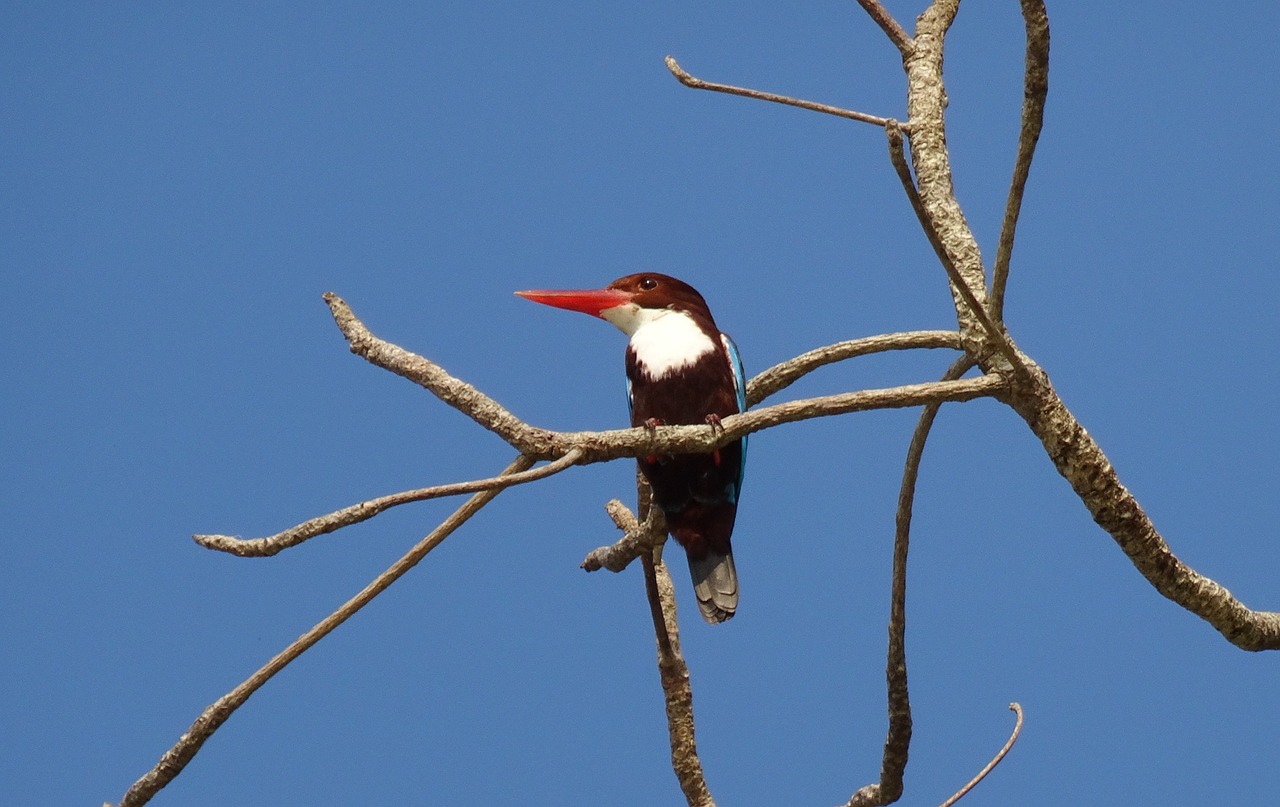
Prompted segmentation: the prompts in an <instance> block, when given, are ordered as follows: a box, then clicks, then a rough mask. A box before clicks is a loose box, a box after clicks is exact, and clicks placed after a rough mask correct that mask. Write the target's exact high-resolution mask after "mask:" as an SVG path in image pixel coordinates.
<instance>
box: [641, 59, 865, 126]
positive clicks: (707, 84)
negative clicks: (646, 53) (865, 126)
mask: <svg viewBox="0 0 1280 807" xmlns="http://www.w3.org/2000/svg"><path fill="white" fill-rule="evenodd" d="M666 63H667V69H668V70H670V71H671V75H673V76H675V77H676V80H677V81H679V82H680V83H681V84H683V85H684V86H686V87H691V88H693V89H695V90H711V91H713V92H723V93H728V94H729V95H741V96H742V97H744V98H754V99H756V100H757V101H772V102H773V103H775V104H786V105H787V106H794V107H799V108H800V109H808V110H812V111H814V112H821V113H823V114H826V115H835V116H836V117H837V118H848V119H849V120H856V121H860V122H862V123H870V124H874V125H876V126H884V125H885V123H886V122H887V121H888V119H887V118H882V117H880V116H879V115H868V114H867V113H865V112H855V111H854V110H852V109H843V108H841V107H838V106H831V105H830V104H819V103H817V102H816V101H804V100H802V99H799V98H792V97H791V96H789V95H778V94H777V93H772V92H762V91H761V90H752V89H748V88H746V87H735V86H733V85H732V84H717V83H716V82H713V81H703V80H702V79H700V78H697V77H695V76H691V75H689V74H688V73H686V72H685V70H684V68H683V67H681V66H680V63H679V62H677V61H676V60H675V57H674V56H668V57H667V58H666Z"/></svg>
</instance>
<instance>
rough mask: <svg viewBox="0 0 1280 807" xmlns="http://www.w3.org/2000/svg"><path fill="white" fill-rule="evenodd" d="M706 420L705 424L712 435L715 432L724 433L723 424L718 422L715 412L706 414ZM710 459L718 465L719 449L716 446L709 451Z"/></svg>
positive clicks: (718, 418) (718, 417)
mask: <svg viewBox="0 0 1280 807" xmlns="http://www.w3.org/2000/svg"><path fill="white" fill-rule="evenodd" d="M706 420H707V425H708V426H710V427H711V435H712V436H713V437H714V436H715V433H716V432H720V433H721V434H724V424H723V423H721V422H720V416H719V415H717V414H716V413H715V412H712V413H711V414H709V415H707V418H706ZM711 461H712V462H713V463H715V465H716V467H717V468H718V467H720V449H718V448H717V449H716V450H714V451H712V452H711Z"/></svg>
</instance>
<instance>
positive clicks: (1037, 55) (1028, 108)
mask: <svg viewBox="0 0 1280 807" xmlns="http://www.w3.org/2000/svg"><path fill="white" fill-rule="evenodd" d="M1022 19H1023V22H1024V24H1025V25H1026V29H1027V56H1026V68H1025V75H1024V77H1023V90H1022V127H1021V130H1020V131H1019V132H1018V155H1017V157H1016V158H1015V159H1014V163H1013V180H1012V181H1011V182H1010V184H1009V198H1008V199H1007V200H1006V202H1005V207H1004V221H1003V222H1002V223H1001V225H1000V242H999V244H998V245H997V246H996V263H995V267H994V268H993V269H992V272H991V298H990V311H991V316H992V317H993V318H994V319H995V320H996V321H997V322H1002V321H1003V320H1004V293H1005V288H1006V287H1007V286H1008V283H1009V262H1010V260H1011V259H1012V257H1013V239H1014V236H1015V233H1016V231H1017V229H1018V215H1019V213H1020V212H1021V210H1022V197H1023V194H1024V193H1026V189H1027V176H1028V174H1029V173H1030V172H1031V159H1032V157H1034V156H1035V153H1036V142H1037V141H1038V140H1039V139H1040V129H1041V127H1042V126H1044V103H1045V98H1046V97H1047V96H1048V94H1049V15H1048V12H1046V11H1045V7H1044V2H1043V0H1022Z"/></svg>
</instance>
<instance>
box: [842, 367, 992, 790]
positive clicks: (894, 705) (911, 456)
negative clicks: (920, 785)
mask: <svg viewBox="0 0 1280 807" xmlns="http://www.w3.org/2000/svg"><path fill="white" fill-rule="evenodd" d="M973 366H974V361H973V359H972V358H970V357H969V356H963V357H961V358H960V359H958V360H957V361H956V362H955V363H954V364H952V365H951V366H950V367H948V368H947V371H946V372H945V373H943V375H942V378H943V380H944V381H949V380H954V379H957V378H960V377H961V376H963V375H964V374H965V373H967V372H969V370H971V369H973ZM940 407H941V404H929V405H927V406H925V407H924V410H923V411H922V412H921V413H920V420H919V421H917V423H916V428H915V431H914V432H913V433H912V435H911V442H910V444H909V446H908V447H907V458H906V461H905V462H904V463H903V469H902V484H901V486H900V487H899V489H898V512H897V516H896V517H895V519H894V534H893V578H892V584H891V586H890V595H889V645H888V648H889V649H888V653H887V656H888V660H887V661H886V663H885V681H886V684H887V689H888V705H889V731H888V732H887V733H886V735H885V739H884V755H883V758H882V761H881V764H880V781H879V783H877V784H872V785H867V786H866V787H863V788H862V789H860V790H858V791H857V792H856V793H854V794H853V796H852V797H851V798H850V799H849V802H848V803H847V805H846V807H878V806H879V805H883V804H891V803H893V802H895V801H897V800H898V799H899V798H901V797H902V787H903V786H902V777H903V774H904V773H905V772H906V769H907V757H908V752H909V751H910V748H911V698H910V696H909V693H908V690H907V645H906V633H907V551H908V549H909V548H910V544H911V515H912V509H913V506H914V502H915V496H916V481H917V480H918V479H919V477H920V462H921V460H922V459H923V458H924V446H925V442H926V441H927V440H928V439H929V432H930V431H931V430H932V429H933V423H934V420H935V419H936V418H937V416H938V409H939V408H940Z"/></svg>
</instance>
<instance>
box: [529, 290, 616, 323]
mask: <svg viewBox="0 0 1280 807" xmlns="http://www.w3.org/2000/svg"><path fill="white" fill-rule="evenodd" d="M516 296H517V297H523V298H525V299H526V300H533V301H534V302H535V303H542V304H543V305H549V306H552V307H554V308H565V309H568V310H569V311H581V312H582V313H584V314H590V315H592V316H593V317H598V316H600V312H602V311H604V310H606V309H609V308H614V307H616V306H619V305H626V304H627V303H629V302H631V296H632V295H631V293H630V292H626V291H621V290H619V289H564V290H554V289H534V290H532V291H518V292H516Z"/></svg>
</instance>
